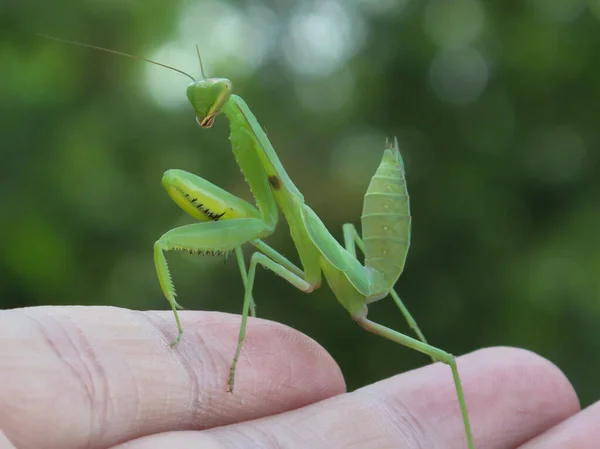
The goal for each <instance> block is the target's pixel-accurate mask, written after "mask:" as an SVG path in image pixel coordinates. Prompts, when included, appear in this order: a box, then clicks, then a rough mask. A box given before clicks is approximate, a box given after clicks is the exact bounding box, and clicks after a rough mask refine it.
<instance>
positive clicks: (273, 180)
mask: <svg viewBox="0 0 600 449" xmlns="http://www.w3.org/2000/svg"><path fill="white" fill-rule="evenodd" d="M269 184H271V187H273V188H274V189H275V190H279V189H281V181H280V180H279V178H278V177H277V176H275V175H271V176H269Z"/></svg>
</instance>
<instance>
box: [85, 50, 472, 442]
mask: <svg viewBox="0 0 600 449" xmlns="http://www.w3.org/2000/svg"><path fill="white" fill-rule="evenodd" d="M80 45H83V44H80ZM84 46H85V45H84ZM94 48H98V47H94ZM140 59H141V58H140ZM149 62H153V61H149ZM200 64H202V63H201V62H200ZM159 65H162V64H159ZM186 75H187V74H186ZM202 75H203V78H202V79H201V80H199V81H196V80H194V81H193V82H192V83H191V84H190V85H189V86H188V88H187V97H188V99H189V101H190V103H191V105H192V107H193V109H194V111H195V115H196V120H197V122H198V124H199V125H200V126H201V127H202V128H210V127H211V126H212V124H213V123H214V120H215V118H216V117H217V116H218V115H219V114H223V115H225V117H226V118H227V119H228V120H229V124H230V131H231V134H230V140H231V145H232V150H233V154H234V157H235V160H236V162H237V164H238V165H239V167H240V169H241V171H242V173H243V175H244V177H245V179H246V181H247V183H248V185H249V187H250V190H251V192H252V194H253V196H254V198H255V201H256V206H253V205H251V204H249V203H248V202H246V201H244V200H242V199H240V198H238V197H235V196H234V195H232V194H230V193H229V192H227V191H225V190H223V189H221V188H220V187H218V186H216V185H214V184H211V183H210V182H208V181H206V180H204V179H203V178H200V177H198V176H196V175H193V174H191V173H188V172H185V171H181V170H168V171H167V172H166V173H165V174H164V176H163V178H162V183H163V185H164V187H165V189H166V190H167V193H168V194H169V195H170V196H171V198H172V199H173V200H174V201H175V202H176V203H177V204H178V205H179V206H180V207H181V208H182V209H183V210H184V211H185V212H186V213H188V214H189V215H190V216H192V217H193V218H195V219H197V220H198V223H194V224H190V225H187V226H182V227H179V228H176V229H172V230H170V231H168V232H166V233H165V234H164V235H163V236H162V237H160V238H159V239H158V240H157V241H156V243H155V245H154V261H155V264H156V270H157V274H158V279H159V282H160V285H161V288H162V291H163V293H164V295H165V296H166V298H167V300H168V301H169V303H170V305H171V307H172V309H173V313H174V315H175V321H176V323H177V329H178V334H177V337H176V338H175V339H174V340H173V342H171V346H175V345H176V344H177V343H178V342H179V341H180V339H181V337H182V335H183V329H182V326H181V322H180V320H179V315H178V312H177V310H178V309H179V308H180V306H179V304H178V303H177V301H176V298H175V296H176V294H175V288H174V285H173V282H172V280H171V275H170V272H169V268H168V265H167V261H166V258H165V253H166V252H168V251H173V250H183V251H188V252H190V253H194V254H202V253H212V254H215V253H216V254H219V253H228V252H232V251H233V252H235V254H236V258H237V262H238V265H239V269H240V272H241V277H242V282H243V284H244V288H245V294H244V302H243V311H242V320H241V326H240V331H239V337H238V344H237V348H236V351H235V354H234V356H233V361H232V365H231V370H230V375H229V380H228V390H229V391H233V388H234V382H235V371H236V365H237V362H238V359H239V357H240V353H241V349H242V344H243V341H244V337H245V330H246V323H247V319H248V316H249V315H252V316H254V315H255V304H254V299H253V296H252V289H253V286H254V279H255V275H256V269H257V267H258V266H259V265H260V266H262V267H263V268H265V269H267V270H270V271H272V272H274V273H275V274H277V275H279V276H281V277H282V278H283V279H285V280H287V281H288V282H289V283H290V284H292V285H293V286H294V287H296V288H298V289H300V290H302V291H304V292H306V293H309V292H311V291H313V290H314V289H316V288H318V287H319V286H320V284H321V280H322V276H324V277H325V279H326V280H327V283H328V284H329V286H330V287H331V289H332V291H333V292H334V294H335V296H336V298H337V300H338V301H339V302H340V304H342V305H343V306H344V307H345V308H346V309H347V310H348V312H349V313H350V315H351V317H352V318H353V319H354V321H356V323H357V324H358V325H359V326H361V327H362V328H364V329H365V330H367V331H369V332H372V333H374V334H377V335H380V336H382V337H384V338H387V339H389V340H391V341H394V342H396V343H399V344H402V345H404V346H408V347H409V348H412V349H414V350H416V351H420V352H422V353H424V354H426V355H428V356H430V357H431V358H432V359H433V361H440V362H442V363H445V364H447V365H448V366H449V367H450V369H451V371H452V376H453V379H454V383H455V387H456V392H457V396H458V401H459V405H460V410H461V414H462V418H463V421H464V428H465V433H466V440H467V445H468V448H469V449H474V443H473V437H472V433H471V426H470V422H469V415H468V412H467V406H466V402H465V398H464V393H463V389H462V383H461V380H460V376H459V373H458V368H457V364H456V360H455V358H454V356H452V355H451V354H449V353H447V352H445V351H443V350H441V349H438V348H436V347H434V346H431V345H430V344H428V343H427V341H426V340H425V338H424V336H423V334H422V333H421V331H420V330H419V328H418V326H417V324H416V322H415V320H414V319H413V317H412V316H411V314H410V313H409V311H408V310H407V308H406V307H405V306H404V304H403V303H402V301H401V299H400V298H399V296H398V295H397V293H396V292H395V291H394V289H393V286H394V284H395V283H396V281H397V280H398V278H399V276H400V275H401V273H402V271H403V269H404V265H405V261H406V256H407V253H408V248H409V243H410V232H411V216H410V207H409V195H408V191H407V187H406V179H405V174H404V164H403V161H402V157H401V155H400V151H399V148H398V142H397V141H396V140H394V141H393V142H387V143H386V145H385V149H384V152H383V157H382V160H381V163H380V165H379V167H378V168H377V170H376V172H375V175H374V176H373V178H372V179H371V182H370V184H369V187H368V189H367V192H366V194H365V197H364V204H363V212H362V216H361V228H362V235H361V234H360V233H359V232H358V231H357V229H356V227H355V226H354V225H353V224H350V223H349V224H345V225H344V226H343V236H344V244H343V245H341V244H340V243H338V241H337V240H335V238H334V237H333V236H332V235H331V234H330V233H329V231H328V230H327V228H326V226H325V225H324V224H323V222H322V221H321V219H320V218H319V217H318V216H317V214H316V213H315V212H314V211H313V210H312V209H311V208H310V207H309V206H308V205H307V204H306V203H305V202H304V197H303V196H302V194H301V193H300V191H299V190H298V188H297V187H296V186H295V185H294V183H293V182H292V180H291V179H290V177H289V176H288V174H287V172H286V171H285V169H284V167H283V165H282V163H281V161H280V160H279V158H278V157H277V154H276V153H275V150H274V149H273V147H272V145H271V143H270V141H269V139H268V138H267V136H266V134H265V132H264V131H263V129H262V127H261V126H260V125H259V123H258V121H257V119H256V117H255V116H254V115H253V114H252V112H251V111H250V109H249V107H248V105H247V104H246V103H245V102H244V100H242V98H240V97H239V96H237V95H234V94H233V93H232V83H231V82H230V81H229V80H227V79H224V78H206V76H205V75H204V69H203V68H202ZM187 76H188V77H190V78H192V77H191V76H190V75H187ZM192 79H193V78H192ZM278 209H281V211H282V212H283V214H284V216H285V219H286V220H287V222H288V224H289V228H290V233H291V237H292V239H293V242H294V245H295V247H296V249H297V251H298V256H299V258H300V261H301V265H302V268H299V267H297V266H296V265H294V264H293V263H292V262H290V261H289V260H288V259H287V258H286V257H284V256H283V255H282V254H280V253H279V252H277V251H276V250H275V249H273V248H272V247H270V246H269V245H268V244H266V243H265V242H264V241H263V239H264V238H266V237H267V236H269V235H270V234H271V233H272V232H273V231H274V230H275V227H276V224H277V219H278ZM247 243H250V244H252V245H253V246H254V247H255V248H256V249H257V251H256V252H254V253H253V254H252V256H251V258H250V263H249V266H248V267H246V262H245V260H244V258H243V255H242V251H241V248H242V246H243V245H245V244H247ZM357 247H358V248H359V249H360V250H361V251H362V252H363V253H364V264H362V263H361V262H360V261H359V259H358V257H357V252H356V248H357ZM388 295H389V296H391V297H392V299H393V300H394V302H395V303H396V304H397V306H398V308H399V309H400V311H401V312H402V314H403V315H404V317H405V319H406V320H407V322H408V324H409V326H410V327H411V328H412V329H413V331H414V332H415V333H416V335H417V337H418V339H415V338H412V337H409V336H407V335H405V334H402V333H400V332H397V331H394V330H392V329H390V328H387V327H385V326H382V325H380V324H378V323H375V322H373V321H371V320H369V319H368V318H367V307H368V304H370V303H372V302H375V301H378V300H380V299H383V298H385V297H387V296H388Z"/></svg>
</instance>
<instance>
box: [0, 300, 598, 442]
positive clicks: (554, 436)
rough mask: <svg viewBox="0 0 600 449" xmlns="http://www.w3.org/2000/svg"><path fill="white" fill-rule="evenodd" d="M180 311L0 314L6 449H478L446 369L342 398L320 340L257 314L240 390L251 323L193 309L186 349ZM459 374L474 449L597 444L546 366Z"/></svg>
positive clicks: (436, 367) (496, 353) (478, 368)
mask: <svg viewBox="0 0 600 449" xmlns="http://www.w3.org/2000/svg"><path fill="white" fill-rule="evenodd" d="M171 317H172V315H171V313H170V312H134V311H130V310H125V309H117V308H111V307H40V308H27V309H16V310H10V311H3V312H1V313H0V348H1V353H2V358H1V361H0V363H1V368H0V429H2V430H3V431H4V433H5V437H7V438H5V439H2V436H1V434H0V449H5V448H13V447H16V448H19V449H29V448H36V449H55V448H60V449H71V448H72V449H75V448H83V447H85V448H93V449H100V448H113V449H117V448H118V449H154V448H161V449H170V448H178V449H185V448H188V447H189V448H194V449H196V448H202V449H204V448H206V449H229V448H257V447H260V448H299V449H300V448H307V449H309V448H310V449H321V448H348V447H352V448H355V449H362V448H365V449H367V448H373V449H383V448H405V449H412V448H425V449H435V448H443V449H449V448H450V449H454V448H457V449H458V448H460V449H466V443H465V436H464V430H463V424H462V419H461V417H460V411H459V408H458V402H457V399H456V392H455V390H454V385H453V382H452V376H451V373H450V370H449V368H448V367H447V366H445V365H443V364H441V363H436V364H433V365H428V366H426V367H424V368H420V369H417V370H413V371H410V372H408V373H404V374H401V375H398V376H394V377H392V378H390V379H386V380H384V381H381V382H378V383H376V384H373V385H369V386H367V387H364V388H361V389H359V390H357V391H355V392H352V393H345V385H344V380H343V378H342V374H341V372H340V370H339V368H338V366H337V365H336V363H335V362H334V361H333V360H332V359H331V357H330V356H329V355H328V354H327V353H326V352H325V350H324V349H323V348H321V347H320V346H319V345H318V344H317V343H315V342H314V341H313V340H311V339H309V338H308V337H306V336H304V335H302V334H300V333H299V332H297V331H294V330H293V329H290V328H288V327H285V326H283V325H281V324H278V323H274V322H269V321H264V320H259V319H250V320H249V323H248V331H247V340H246V342H245V344H244V350H243V352H242V357H241V358H240V363H239V365H238V370H237V375H236V385H235V392H234V393H233V394H230V393H227V392H226V387H227V386H226V383H227V376H228V371H229V366H230V363H231V357H232V354H233V352H234V349H235V345H236V342H237V333H238V328H239V317H238V316H234V315H228V314H222V313H208V312H182V313H181V318H182V319H183V325H184V329H185V330H186V333H185V337H184V339H183V340H182V341H181V342H180V344H179V345H178V346H177V347H176V348H175V349H171V348H169V347H168V346H167V343H168V342H169V341H170V340H171V337H172V336H171V331H172V322H171ZM458 366H459V370H460V373H461V377H462V380H463V384H464V387H465V394H466V400H467V405H468V408H469V413H470V417H471V424H472V426H473V434H474V438H475V442H476V446H477V448H478V449H512V448H517V447H520V448H522V449H541V448H544V449H554V448H561V449H564V448H565V447H573V448H578V449H585V448H592V447H597V438H596V434H597V431H596V430H595V429H596V428H597V422H598V419H599V418H600V407H599V406H598V405H596V406H592V407H590V408H589V409H588V410H586V411H584V412H581V413H577V412H578V410H579V405H578V401H577V397H576V395H575V392H574V391H573V388H572V387H571V385H570V384H569V382H568V380H567V379H566V378H565V376H564V375H563V374H562V373H561V372H560V371H559V370H558V369H557V368H556V367H555V366H554V365H552V364H551V363H550V362H548V361H546V360H544V359H542V358H540V357H538V356H536V355H534V354H532V353H530V352H527V351H523V350H518V349H510V348H494V349H485V350H481V351H477V352H475V353H472V354H469V355H466V356H464V357H460V358H459V359H458ZM594 421H595V422H594ZM559 423H561V424H559ZM557 424H559V425H558V426H556V425H557ZM553 426H556V427H554V428H553ZM551 428H552V429H551ZM548 429H551V430H548ZM536 437H537V438H536ZM534 438H536V439H534ZM532 439H533V440H532ZM8 440H10V442H12V445H11V443H9V441H8ZM530 440H531V441H530ZM527 441H529V443H527V444H524V443H526V442H527ZM522 444H524V445H523V446H520V445H522ZM568 444H570V446H568Z"/></svg>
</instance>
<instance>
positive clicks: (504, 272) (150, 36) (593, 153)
mask: <svg viewBox="0 0 600 449" xmlns="http://www.w3.org/2000/svg"><path fill="white" fill-rule="evenodd" d="M0 25H1V26H0V29H2V35H3V37H2V41H1V42H0V46H1V48H0V58H1V59H0V64H1V67H2V70H1V71H0V72H1V75H0V81H1V82H0V99H1V101H0V118H1V125H0V126H1V129H2V139H1V144H0V145H1V146H0V164H1V165H0V168H1V171H0V173H1V175H0V179H1V181H0V204H1V205H2V212H1V214H0V226H1V231H2V232H1V233H0V292H1V295H0V298H1V299H0V301H1V305H2V306H3V307H4V308H12V307H23V306H34V305H43V304H55V305H58V304H110V305H115V306H121V307H129V308H135V309H166V308H167V302H166V301H165V300H164V298H163V296H162V294H161V292H160V289H159V286H158V283H157V281H156V279H155V272H154V266H153V260H152V245H153V243H154V241H155V240H156V239H157V238H158V237H159V236H160V235H161V234H162V233H164V232H165V231H167V230H168V229H170V228H172V227H174V226H178V225H181V224H184V223H189V222H191V219H188V218H186V217H185V216H184V214H183V213H182V212H181V211H180V210H179V209H178V208H177V206H175V205H174V204H173V203H172V202H171V200H170V199H169V198H168V196H167V195H166V194H165V192H164V190H163V188H162V186H161V183H160V179H161V175H162V173H163V172H164V171H165V170H167V169H169V168H181V169H186V170H188V171H191V172H194V173H196V174H198V175H201V176H204V177H206V178H208V179H210V180H211V181H213V182H215V183H217V184H219V185H220V186H222V187H224V188H226V189H228V190H230V191H232V192H235V193H236V194H239V195H241V196H243V197H244V198H247V199H249V198H250V197H249V194H248V190H247V188H246V186H245V184H244V180H243V178H242V177H241V175H240V173H239V171H238V169H237V167H236V166H235V163H234V160H233V157H232V155H231V151H230V148H229V141H228V140H227V135H228V132H227V131H228V128H227V124H226V122H225V120H224V119H223V118H220V119H219V120H217V124H216V125H215V127H214V128H213V129H212V130H210V131H204V130H201V129H200V128H199V127H198V126H197V124H196V123H195V120H194V115H193V113H192V110H191V108H190V107H189V106H188V105H186V104H185V86H186V84H187V81H186V79H185V78H184V77H182V76H181V75H177V74H170V73H169V72H168V71H166V70H164V69H161V68H158V67H154V66H149V65H146V64H142V63H138V62H134V61H131V60H128V59H126V58H120V57H116V56H113V55H109V54H106V53H100V52H96V51H92V50H88V49H84V48H79V47H74V46H69V45H64V44H59V43H56V42H52V41H49V40H45V39H42V38H39V37H38V36H36V35H35V33H47V34H51V35H54V36H59V37H62V38H66V39H72V40H77V41H81V42H87V43H91V44H95V45H101V46H104V47H109V48H113V49H117V50H121V51H126V52H130V53H133V54H139V55H144V56H148V57H156V58H157V59H160V60H161V62H163V63H166V64H172V65H176V66H178V67H180V68H183V69H185V70H190V71H193V74H194V75H198V70H197V62H196V60H195V50H194V44H196V43H197V44H199V46H200V48H201V49H202V51H203V54H204V59H205V65H206V66H207V69H208V71H209V74H210V75H212V76H224V77H228V78H231V79H232V80H233V82H234V86H235V90H236V92H237V93H239V94H240V95H241V96H242V97H243V98H245V99H246V101H247V102H248V103H249V105H250V107H251V108H252V109H253V111H254V113H255V114H256V115H257V117H258V118H259V121H260V122H261V124H262V125H263V126H264V127H265V128H266V129H267V132H268V135H269V137H270V139H271V141H272V142H273V144H274V146H275V148H276V149H277V151H278V153H279V154H280V157H281V159H282V161H283V163H284V165H285V166H286V168H287V169H288V170H289V174H290V176H291V177H292V179H293V180H294V181H295V183H296V184H297V185H298V187H299V188H300V189H301V190H302V192H303V193H304V195H305V197H306V199H307V202H308V203H309V204H310V205H311V206H313V208H314V209H315V210H316V211H317V212H318V213H319V214H320V215H321V217H322V218H323V219H324V221H325V223H327V224H328V226H329V228H330V230H331V232H332V233H333V234H334V235H335V236H336V237H338V238H340V237H341V226H342V224H343V223H344V222H354V223H357V224H359V216H360V211H361V207H362V195H363V193H364V191H365V190H366V186H367V184H368V182H369V179H370V176H372V174H373V173H374V170H375V168H376V166H377V164H378V162H379V159H380V157H381V152H382V149H383V144H384V139H385V137H386V136H394V135H397V136H398V137H399V139H400V142H401V149H402V152H403V155H404V158H405V161H406V165H407V177H408V182H409V190H410V193H411V201H412V213H413V223H414V225H413V238H412V246H411V250H410V253H409V257H408V264H407V269H406V271H405V272H404V274H403V276H402V277H401V279H400V281H399V283H398V285H397V289H398V291H399V293H400V295H401V297H403V298H404V300H405V301H406V303H407V305H408V306H409V308H410V309H411V310H412V312H413V314H414V315H415V317H416V318H417V320H418V322H419V323H420V325H421V327H422V329H423V331H424V333H425V334H426V335H427V336H428V338H429V339H430V341H431V342H432V343H434V344H439V345H440V346H442V347H443V348H445V349H447V350H449V351H451V352H453V353H457V354H461V353H465V352H469V351H472V350H475V349H478V348H481V347H485V346H491V345H514V346H519V347H523V348H528V349H531V350H533V351H535V352H537V353H539V354H541V355H543V356H545V357H547V358H549V359H550V360H552V361H553V362H555V363H556V364H557V365H558V366H559V367H560V368H562V369H563V370H564V371H565V372H566V374H567V375H568V376H569V378H570V379H571V381H572V382H573V384H574V385H575V387H576V388H577V390H578V391H579V393H580V397H581V400H582V402H583V404H589V403H590V402H592V401H594V400H596V399H598V397H599V396H600V394H599V393H600V391H599V386H598V378H600V355H599V354H600V240H599V239H598V230H599V229H600V154H599V152H598V148H599V141H600V133H599V132H598V116H599V113H600V101H599V100H600V75H599V74H600V58H598V54H599V51H600V1H598V0H593V1H589V2H588V1H585V0H579V1H574V0H531V1H528V2H503V3H495V4H493V5H492V4H488V3H487V2H482V1H477V0H455V1H453V2H445V1H442V0H437V1H422V2H421V1H416V0H413V1H410V0H396V1H394V0H385V1H368V0H362V1H358V0H355V1H349V2H341V1H340V2H339V3H338V2H334V1H318V2H317V1H315V2H310V1H303V2H280V1H264V2H256V1H254V2H241V1H240V2H235V1H231V2H219V1H214V0H213V1H210V2H208V1H207V2H189V1H188V2H184V1H170V2H163V1H149V0H146V1H135V0H132V1H128V2H121V1H89V2H79V1H73V0H61V1H60V2H41V1H39V2H28V3H25V2H20V3H19V2H14V3H12V4H8V3H7V4H5V5H4V6H2V11H1V14H0ZM174 49H177V51H175V50H174ZM269 243H271V244H272V245H273V246H275V247H276V248H278V249H279V250H281V251H282V252H283V253H284V254H287V255H290V257H292V258H294V257H295V253H294V248H293V247H292V246H291V241H290V238H289V235H288V230H287V226H286V224H285V223H284V222H283V221H282V222H281V225H280V227H279V229H278V231H277V233H276V234H275V235H273V236H272V237H271V238H270V239H269ZM168 257H169V261H170V263H171V264H172V272H173V273H174V277H175V282H176V286H177V287H178V292H179V298H180V300H181V302H182V303H183V304H184V305H186V306H188V307H189V308H193V309H205V310H221V311H228V312H232V313H239V312H240V310H241V303H242V287H241V282H240V280H239V274H238V272H237V268H236V265H235V262H234V261H233V260H230V261H229V262H227V263H226V264H223V262H222V261H221V260H214V259H211V258H194V257H191V256H187V255H183V254H169V256H168ZM255 297H256V299H257V302H258V306H259V314H260V316H261V317H264V318H269V319H272V320H277V321H280V322H283V323H286V324H288V325H290V326H292V327H294V328H297V329H299V330H301V331H302V332H305V333H306V334H308V335H310V336H312V337H313V338H315V339H316V340H317V341H319V342H320V343H321V344H322V345H323V346H324V347H326V348H327V349H328V350H329V351H330V352H331V354H332V355H333V356H334V357H335V359H336V360H337V361H338V362H339V364H340V365H341V367H342V369H343V371H344V373H345V375H346V379H347V382H348V386H349V387H350V388H356V387H359V386H361V385H364V384H367V383H370V382H374V381H376V380H379V379H382V378H384V377H387V376H390V375H393V374H395V373H398V372H401V371H404V370H408V369H411V368H413V367H416V366H419V365H421V364H424V363H426V362H427V359H426V358H425V357H423V356H421V355H420V354H417V353H413V352H411V351H409V350H405V349H401V348H398V347H396V346H395V345H394V344H392V343H388V342H386V341H384V340H382V339H380V338H377V337H375V336H371V335H368V334H366V333H365V332H364V331H362V330H361V329H360V328H358V327H357V326H356V325H355V324H354V323H353V322H352V320H351V319H350V318H349V317H348V316H347V313H346V312H345V310H344V309H343V308H341V307H340V306H339V305H338V304H337V303H336V301H335V299H334V297H333V296H332V294H331V292H330V291H329V290H328V288H327V287H324V288H322V289H321V290H320V291H318V292H315V293H313V294H311V295H309V296H306V295H304V294H302V293H300V292H297V291H295V290H294V289H293V288H292V287H291V286H289V285H288V284H286V283H285V282H284V281H283V280H281V279H279V278H276V277H274V276H273V275H271V274H267V273H266V272H261V273H260V274H259V278H258V281H257V286H256V290H255ZM371 310H372V312H371V314H372V317H373V318H374V319H377V320H379V321H382V322H384V323H386V324H388V325H391V326H394V327H395V328H398V329H405V328H406V326H405V325H404V323H403V321H402V318H401V315H400V314H399V313H396V312H395V311H394V306H393V304H392V303H391V301H385V302H381V303H377V304H374V305H373V306H372V308H371ZM173 330H174V331H175V327H174V326H173Z"/></svg>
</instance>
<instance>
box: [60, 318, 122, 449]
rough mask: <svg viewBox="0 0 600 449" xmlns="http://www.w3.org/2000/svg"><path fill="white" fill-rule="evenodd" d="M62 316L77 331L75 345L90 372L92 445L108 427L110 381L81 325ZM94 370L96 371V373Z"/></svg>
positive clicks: (88, 372) (84, 367) (86, 369)
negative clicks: (97, 386)
mask: <svg viewBox="0 0 600 449" xmlns="http://www.w3.org/2000/svg"><path fill="white" fill-rule="evenodd" d="M62 318H64V319H65V320H66V321H68V322H69V324H70V325H71V326H72V327H73V329H75V331H76V332H77V335H78V341H79V345H73V346H74V347H76V348H77V347H78V346H80V347H81V349H83V351H79V353H83V354H85V356H84V357H80V359H81V361H82V364H83V369H85V371H86V372H87V374H88V379H89V383H90V389H91V393H92V403H91V404H90V433H89V436H88V440H89V442H90V445H91V444H92V443H91V442H92V441H96V440H97V439H98V437H100V436H101V435H104V434H105V432H106V428H107V427H108V409H109V408H110V407H109V405H110V404H111V402H112V401H111V399H110V398H111V389H110V383H109V382H108V379H107V377H106V370H105V369H104V366H103V364H102V363H100V362H99V359H98V355H97V353H96V351H95V350H94V347H93V345H91V344H90V341H89V339H88V338H87V337H86V335H85V332H83V330H82V329H81V327H79V326H78V325H77V323H76V322H75V321H74V320H73V319H72V318H71V317H70V316H69V315H63V316H62ZM90 368H92V369H90ZM94 372H95V373H96V374H95V375H94ZM96 385H99V386H100V388H96ZM113 410H114V408H113Z"/></svg>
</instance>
